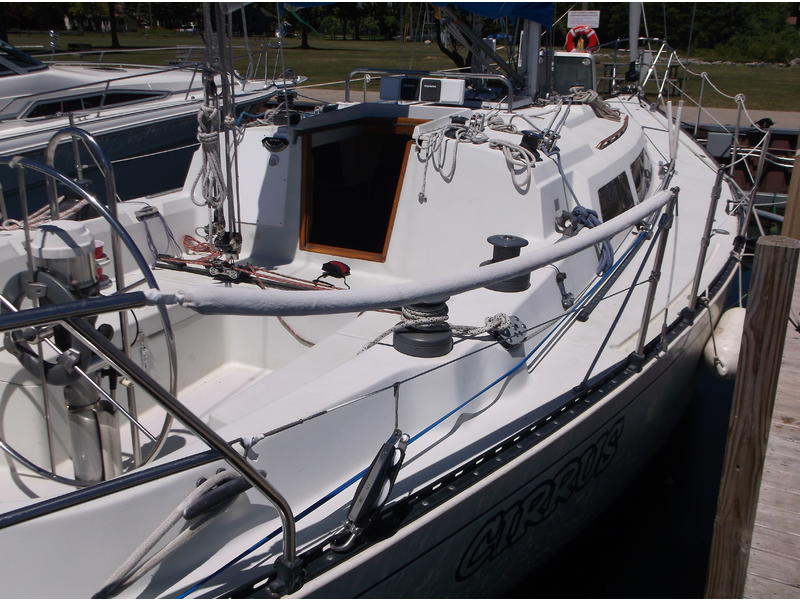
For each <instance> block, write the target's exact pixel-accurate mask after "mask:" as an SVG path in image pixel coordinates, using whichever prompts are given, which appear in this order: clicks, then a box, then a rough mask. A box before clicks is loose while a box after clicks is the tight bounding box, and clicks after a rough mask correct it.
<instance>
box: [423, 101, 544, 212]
mask: <svg viewBox="0 0 800 600" xmlns="http://www.w3.org/2000/svg"><path fill="white" fill-rule="evenodd" d="M525 120H526V122H528V123H529V124H531V125H532V126H533V127H534V128H535V129H536V130H537V131H541V130H540V129H539V128H538V127H536V126H535V125H533V124H532V123H530V121H528V120H527V119H525ZM487 126H488V128H489V129H491V130H493V131H500V132H505V133H514V134H518V133H519V129H517V127H516V126H514V125H512V124H511V123H510V122H509V123H506V122H505V121H504V120H503V119H502V117H500V116H499V115H497V114H496V113H490V114H489V115H483V114H480V113H478V114H474V115H473V116H472V118H471V119H470V121H469V122H468V123H467V124H466V125H461V124H449V125H445V126H443V127H441V128H439V129H436V130H435V131H432V132H430V133H425V134H422V135H420V136H419V138H418V139H417V140H416V146H417V157H418V158H419V160H420V161H422V162H423V163H424V165H425V166H424V170H423V173H422V186H421V188H420V191H419V194H418V197H419V201H420V202H421V203H423V202H426V201H427V196H426V194H425V190H426V186H427V180H428V165H429V164H432V165H433V168H434V170H435V171H437V172H438V173H439V174H440V175H441V177H442V179H443V180H444V181H445V182H447V183H450V182H451V181H452V180H453V177H454V176H455V172H456V165H457V162H458V146H459V143H461V142H465V143H471V144H476V145H478V144H486V143H488V144H489V147H490V148H492V149H495V150H501V151H502V152H503V156H504V157H505V159H506V165H507V166H508V170H509V171H510V172H511V178H512V181H513V183H514V187H516V188H517V190H519V191H520V192H521V193H524V192H526V191H527V190H528V188H529V187H530V182H531V170H532V169H533V168H534V167H535V166H536V157H534V155H533V154H532V153H531V152H530V151H529V150H528V149H527V148H523V147H522V146H520V145H519V144H514V143H512V142H508V141H506V140H502V139H499V138H489V136H488V135H487V134H486V133H485V129H486V128H487ZM453 131H455V134H454V135H453V137H452V138H451V137H448V135H447V133H448V132H453ZM451 140H452V141H453V144H454V145H453V153H452V158H451V159H450V163H449V166H448V160H447V158H448V157H447V153H448V145H449V142H450V141H451ZM519 175H523V176H524V180H523V181H522V183H520V182H518V181H517V179H516V178H517V177H518V176H519Z"/></svg>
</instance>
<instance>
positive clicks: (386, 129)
mask: <svg viewBox="0 0 800 600" xmlns="http://www.w3.org/2000/svg"><path fill="white" fill-rule="evenodd" d="M426 122H427V120H426V119H409V118H406V117H400V118H397V119H392V120H391V121H388V122H387V121H384V120H379V121H375V120H372V119H364V120H362V121H351V122H346V123H338V124H336V126H332V127H321V128H320V129H316V130H314V132H316V131H323V130H329V129H334V128H336V127H341V126H346V125H364V126H365V128H366V129H368V130H372V131H378V132H380V133H389V134H392V135H410V134H411V132H412V131H413V128H414V127H416V126H417V125H419V124H420V123H426ZM314 132H311V131H309V132H303V133H301V136H302V140H303V151H302V169H303V175H302V178H301V191H300V207H301V208H300V250H305V251H307V252H318V253H320V254H331V255H334V256H342V257H344V258H356V259H360V260H370V261H373V262H385V261H386V255H387V254H388V252H389V242H390V241H391V239H392V230H393V229H394V219H395V216H396V214H397V205H398V203H399V202H400V193H401V192H402V190H403V181H404V180H405V175H406V168H407V167H408V159H409V156H410V155H411V147H412V146H413V145H414V140H413V139H410V140H408V141H407V142H406V146H405V149H404V150H403V162H402V164H401V165H400V172H399V174H398V177H397V185H396V186H395V190H394V199H393V200H392V210H391V212H390V213H389V222H388V223H387V225H386V235H385V237H384V241H383V248H382V249H381V251H380V252H367V251H365V250H355V249H353V248H340V247H338V246H329V245H327V244H315V243H313V242H310V241H309V240H308V236H309V232H310V230H311V212H312V197H313V190H314V182H313V180H312V173H311V171H312V169H311V167H312V165H313V157H312V147H311V135H312V133H314Z"/></svg>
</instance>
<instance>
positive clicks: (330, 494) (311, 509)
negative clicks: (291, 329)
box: [177, 232, 645, 598]
mask: <svg viewBox="0 0 800 600" xmlns="http://www.w3.org/2000/svg"><path fill="white" fill-rule="evenodd" d="M644 238H645V232H641V233H640V234H639V235H638V236H637V238H636V240H634V242H633V243H632V244H631V246H630V247H629V248H628V249H627V250H626V251H625V253H624V254H623V255H622V256H621V257H620V258H619V259H618V260H617V262H616V263H614V265H613V267H612V268H611V269H609V270H608V271H606V273H604V274H603V276H602V277H600V278H599V279H598V280H597V282H596V283H595V284H594V286H592V287H591V288H590V289H589V291H588V292H586V293H585V294H584V295H583V296H582V297H581V298H580V300H579V301H578V302H576V303H575V305H574V306H573V307H572V308H570V310H569V311H567V312H566V313H565V314H564V315H562V321H563V320H565V319H566V318H568V317H569V316H571V315H572V313H574V312H575V311H577V310H578V309H579V308H581V306H582V305H583V304H584V303H585V302H586V301H587V300H588V299H589V298H590V297H591V296H592V295H593V294H594V293H595V292H596V291H597V290H598V289H599V287H600V286H601V285H602V284H603V283H604V282H605V280H606V279H608V277H610V276H611V274H612V273H614V272H615V271H616V270H617V268H618V267H619V265H620V264H622V262H623V261H624V260H625V258H626V257H627V256H628V254H629V253H630V252H632V251H633V249H634V248H635V247H636V246H638V245H639V244H640V243H641V242H642V241H643V240H644ZM557 328H558V326H556V327H554V328H553V329H552V330H550V332H549V333H548V334H547V335H546V336H545V337H544V338H542V339H541V340H540V341H539V343H538V344H536V346H534V348H533V349H532V350H531V351H530V352H528V354H526V355H525V356H524V357H523V358H522V359H521V360H520V361H519V362H518V363H517V364H516V365H514V366H513V367H511V368H510V369H509V370H508V371H506V372H505V373H503V374H502V375H501V376H500V377H498V378H496V379H495V380H494V381H492V382H491V383H489V384H488V385H486V386H485V387H484V388H483V389H481V390H480V391H479V392H477V393H475V394H473V395H472V396H470V397H469V398H468V399H467V400H465V401H464V402H462V403H461V404H460V405H458V406H457V407H456V408H454V409H453V410H451V411H449V412H448V413H447V414H445V415H444V416H443V417H441V418H439V419H437V420H436V421H435V422H434V423H432V424H431V425H429V426H427V427H426V428H424V429H423V430H422V431H420V432H419V433H417V434H415V435H414V436H413V437H411V438H409V440H408V443H409V444H411V443H413V442H415V441H416V440H418V439H419V438H420V437H422V436H423V435H425V434H426V433H428V432H429V431H431V429H433V428H434V427H436V426H437V425H439V424H441V423H442V422H443V421H445V420H446V419H447V418H449V417H451V416H452V415H453V414H455V413H456V412H458V411H459V410H461V409H462V408H464V407H465V406H466V405H467V404H469V403H470V402H472V401H473V400H475V399H476V398H478V397H480V396H482V395H483V394H484V393H486V392H487V391H489V390H490V389H492V388H493V387H494V386H496V385H497V384H498V383H500V382H501V381H503V380H505V379H507V378H509V377H511V376H512V375H514V374H515V373H517V371H519V370H520V369H521V368H522V367H523V366H525V365H526V364H527V361H528V360H529V359H530V358H531V357H532V356H533V354H535V353H536V352H537V351H538V350H539V348H540V347H541V346H542V345H543V344H544V342H545V341H547V340H548V339H549V337H550V335H551V334H552V333H553V331H555V330H556V329H557ZM368 470H369V468H366V469H363V470H361V471H359V472H358V473H356V474H355V475H353V476H352V477H351V478H350V479H348V480H347V481H345V482H344V483H342V484H341V485H340V486H338V487H337V488H335V489H333V490H331V491H330V492H328V493H327V494H326V495H325V496H323V497H322V498H320V499H319V500H317V501H316V502H314V503H313V504H312V505H311V506H309V507H308V508H306V509H305V510H303V511H302V512H300V513H298V515H297V516H296V517H295V518H294V520H295V522H297V521H299V520H300V519H302V518H304V517H306V516H308V515H309V514H310V513H312V512H314V511H315V510H316V509H318V508H319V507H321V506H322V505H324V504H325V503H327V502H328V501H329V500H331V499H332V498H334V497H336V496H337V495H339V494H340V493H341V492H343V491H344V490H346V489H347V488H349V487H350V486H351V485H353V484H354V483H356V482H357V481H359V480H360V479H361V478H362V477H364V475H366V474H367V471H368ZM281 531H283V528H282V527H278V528H277V529H275V530H273V531H272V532H271V533H269V534H268V535H267V536H265V537H263V538H262V539H261V540H259V541H258V542H256V543H255V544H253V545H252V546H250V547H249V548H247V549H246V550H244V551H242V552H241V553H240V554H238V555H237V556H235V557H234V558H232V559H231V560H230V561H228V562H227V563H225V564H224V565H223V566H221V567H220V568H219V569H217V570H216V571H214V572H213V573H211V574H210V575H207V576H206V577H204V578H203V579H201V580H200V581H199V582H197V583H196V584H194V585H193V586H191V587H190V588H189V589H187V590H186V591H185V592H183V593H182V594H180V595H179V596H177V597H178V598H187V597H188V596H189V594H192V593H194V592H196V591H197V590H198V589H200V588H201V587H202V586H204V585H205V584H206V583H208V582H209V581H210V580H211V579H213V578H214V577H216V576H217V575H219V574H220V573H223V572H224V571H226V570H227V569H229V568H230V567H232V566H233V565H235V564H236V563H237V562H239V561H240V560H241V559H243V558H244V557H246V556H247V555H248V554H250V553H252V552H254V551H256V550H257V549H258V548H260V547H261V546H263V545H264V544H266V543H267V542H269V541H270V540H272V539H274V538H275V536H277V535H278V534H279V533H281Z"/></svg>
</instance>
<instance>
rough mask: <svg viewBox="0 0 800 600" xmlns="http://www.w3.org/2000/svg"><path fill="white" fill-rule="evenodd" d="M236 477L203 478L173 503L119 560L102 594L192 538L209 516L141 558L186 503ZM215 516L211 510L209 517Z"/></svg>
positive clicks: (111, 591)
mask: <svg viewBox="0 0 800 600" xmlns="http://www.w3.org/2000/svg"><path fill="white" fill-rule="evenodd" d="M235 477H237V473H236V472H234V471H221V472H220V473H217V474H215V475H213V476H212V477H210V478H209V479H207V480H206V481H204V482H203V483H202V484H200V485H199V486H198V487H197V488H195V489H194V490H192V491H191V493H190V494H189V495H188V496H187V497H186V498H185V499H184V500H183V501H182V502H180V503H179V504H178V506H176V507H175V508H174V509H173V510H172V512H171V513H170V514H169V515H168V516H167V517H166V518H165V519H164V520H163V521H162V522H161V524H159V525H158V527H156V528H155V529H154V530H153V532H152V533H151V534H150V535H148V536H147V538H145V540H144V541H143V542H142V543H141V544H140V545H139V547H138V548H136V550H134V552H133V553H132V554H131V555H130V556H129V557H128V559H127V560H126V561H125V562H123V563H122V564H121V565H120V566H119V568H118V569H117V570H116V571H114V573H112V575H111V576H110V577H109V578H108V579H107V580H106V583H105V584H104V585H103V588H102V590H101V592H102V594H103V596H112V595H116V593H117V592H118V591H119V590H120V588H122V587H124V586H126V585H128V584H130V583H131V582H133V581H135V580H136V579H138V578H139V577H141V576H142V575H144V574H145V573H146V572H147V571H149V570H150V569H152V568H153V567H155V566H156V565H157V564H159V563H160V562H161V561H163V560H164V559H165V558H166V557H167V556H168V555H169V554H171V553H172V552H173V551H174V550H175V549H177V548H178V547H179V546H181V545H183V544H184V543H186V542H187V541H188V540H189V539H190V538H192V537H194V536H195V535H196V534H197V533H198V532H199V531H200V530H201V529H203V527H205V525H207V524H208V523H209V522H210V521H211V519H210V518H208V517H209V515H208V514H204V515H202V516H200V517H197V518H196V519H195V520H194V522H190V523H189V525H188V527H187V528H186V529H184V530H183V531H181V532H180V533H179V534H178V535H177V536H176V537H175V538H174V539H173V540H171V541H170V542H169V543H167V544H166V545H165V546H164V547H163V548H161V549H160V550H159V551H158V552H156V553H155V554H153V556H151V557H150V558H149V559H148V560H146V561H143V559H144V557H145V556H146V555H147V554H148V553H149V552H150V551H151V550H152V549H153V548H154V547H155V546H156V544H157V543H158V542H159V540H160V539H161V538H163V537H164V535H166V533H167V532H168V531H169V530H170V529H172V527H174V526H175V524H177V523H178V522H179V521H180V520H181V519H182V518H183V512H184V510H185V509H186V508H187V507H188V506H190V505H191V504H192V503H193V502H194V501H196V500H197V499H198V498H200V497H201V496H202V495H203V494H205V493H206V492H207V491H209V490H210V489H211V488H213V487H216V486H218V485H220V484H222V483H224V482H226V481H229V480H231V479H234V478H235ZM214 515H216V512H212V513H211V514H210V516H214Z"/></svg>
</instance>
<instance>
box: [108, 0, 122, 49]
mask: <svg viewBox="0 0 800 600" xmlns="http://www.w3.org/2000/svg"><path fill="white" fill-rule="evenodd" d="M108 22H109V28H110V29H111V47H112V48H119V47H120V45H119V36H118V35H117V11H116V4H114V3H113V2H109V3H108Z"/></svg>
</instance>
